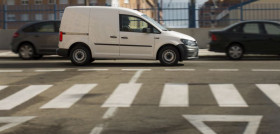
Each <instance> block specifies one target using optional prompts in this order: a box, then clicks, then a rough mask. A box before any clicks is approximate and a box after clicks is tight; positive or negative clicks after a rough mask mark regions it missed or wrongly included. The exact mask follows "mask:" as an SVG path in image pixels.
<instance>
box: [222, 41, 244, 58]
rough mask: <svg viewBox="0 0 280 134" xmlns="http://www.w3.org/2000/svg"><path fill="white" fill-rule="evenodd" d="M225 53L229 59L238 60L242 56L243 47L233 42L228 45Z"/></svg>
mask: <svg viewBox="0 0 280 134" xmlns="http://www.w3.org/2000/svg"><path fill="white" fill-rule="evenodd" d="M226 53H227V57H228V58H229V59H231V60H240V59H241V58H242V57H243V54H244V49H243V48H242V47H241V46H240V45H239V44H233V45H230V46H229V47H228V49H227V52H226Z"/></svg>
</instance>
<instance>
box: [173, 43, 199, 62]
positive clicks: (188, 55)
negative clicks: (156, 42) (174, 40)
mask: <svg viewBox="0 0 280 134" xmlns="http://www.w3.org/2000/svg"><path fill="white" fill-rule="evenodd" d="M178 48H179V50H180V53H181V60H190V59H198V53H199V48H198V46H187V45H184V44H179V45H178Z"/></svg>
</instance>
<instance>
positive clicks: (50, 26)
mask: <svg viewBox="0 0 280 134" xmlns="http://www.w3.org/2000/svg"><path fill="white" fill-rule="evenodd" d="M34 32H42V33H49V32H55V29H54V23H53V22H43V23H39V24H36V25H34Z"/></svg>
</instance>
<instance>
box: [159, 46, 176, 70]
mask: <svg viewBox="0 0 280 134" xmlns="http://www.w3.org/2000/svg"><path fill="white" fill-rule="evenodd" d="M179 57H180V54H179V51H178V50H177V48H175V47H173V46H166V47H164V48H162V49H161V50H160V51H159V57H158V58H159V61H160V63H161V64H162V65H165V66H174V65H177V64H178V61H179Z"/></svg>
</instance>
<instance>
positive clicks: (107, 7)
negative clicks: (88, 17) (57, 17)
mask: <svg viewBox="0 0 280 134" xmlns="http://www.w3.org/2000/svg"><path fill="white" fill-rule="evenodd" d="M67 8H76V9H81V8H90V9H96V8H98V9H104V10H106V9H107V10H108V9H116V10H120V11H127V12H132V13H134V14H137V15H143V13H141V12H139V11H136V10H133V9H129V8H123V7H109V6H69V7H67Z"/></svg>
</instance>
